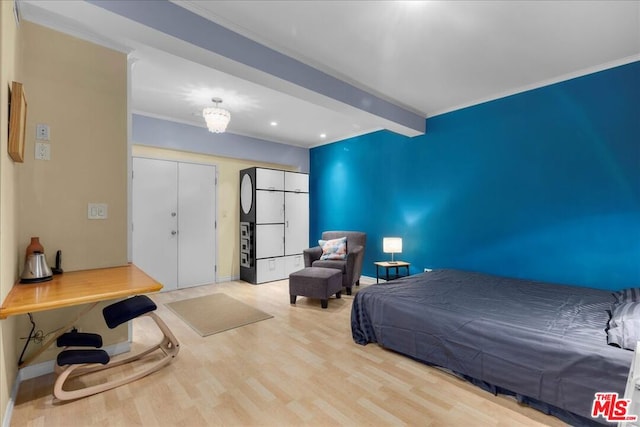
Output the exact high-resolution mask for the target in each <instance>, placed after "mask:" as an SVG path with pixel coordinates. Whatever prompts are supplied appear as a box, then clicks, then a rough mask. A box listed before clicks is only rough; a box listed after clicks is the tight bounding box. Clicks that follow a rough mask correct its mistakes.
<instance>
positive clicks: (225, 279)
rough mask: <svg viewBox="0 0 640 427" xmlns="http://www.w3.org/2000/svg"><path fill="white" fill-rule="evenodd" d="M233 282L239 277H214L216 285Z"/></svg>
mask: <svg viewBox="0 0 640 427" xmlns="http://www.w3.org/2000/svg"><path fill="white" fill-rule="evenodd" d="M234 280H240V275H237V276H223V277H220V276H218V277H216V283H223V282H233V281H234Z"/></svg>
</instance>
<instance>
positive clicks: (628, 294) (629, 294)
mask: <svg viewBox="0 0 640 427" xmlns="http://www.w3.org/2000/svg"><path fill="white" fill-rule="evenodd" d="M611 295H613V297H614V298H615V299H616V303H618V304H619V303H624V302H632V301H640V288H627V289H621V290H619V291H616V292H614V293H612V294H611Z"/></svg>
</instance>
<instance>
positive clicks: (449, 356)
mask: <svg viewBox="0 0 640 427" xmlns="http://www.w3.org/2000/svg"><path fill="white" fill-rule="evenodd" d="M614 302H615V298H614V296H613V295H612V292H611V291H605V290H598V289H591V288H583V287H577V286H566V285H556V284H549V283H542V282H536V281H531V280H523V279H513V278H506V277H499V276H492V275H488V274H481V273H474V272H465V271H459V270H448V269H443V270H434V271H431V272H427V273H422V274H418V275H414V276H409V277H405V278H402V279H398V280H395V281H392V282H389V283H385V284H380V285H372V286H369V287H367V288H364V289H362V290H360V291H359V292H358V293H357V295H356V296H355V298H354V302H353V306H352V311H351V329H352V335H353V339H354V341H355V342H356V343H358V344H362V345H366V344H368V343H378V344H379V345H381V346H383V347H385V348H387V349H390V350H393V351H395V352H398V353H401V354H403V355H406V356H409V357H411V358H414V359H416V360H419V361H421V362H424V363H428V364H431V365H436V366H439V367H442V368H446V369H447V370H449V371H452V372H453V373H455V374H457V375H459V376H462V377H464V378H465V379H467V380H469V381H472V382H474V383H475V384H477V385H479V386H482V387H484V388H486V389H488V390H490V391H492V392H494V393H504V394H511V395H515V396H516V398H517V399H518V400H519V401H520V402H523V403H527V404H529V405H530V406H533V407H535V408H537V409H540V410H543V411H545V412H547V413H550V414H552V415H555V416H557V417H558V418H560V419H562V420H564V421H565V422H568V423H570V424H572V425H594V424H595V425H599V423H604V424H606V422H605V420H604V419H603V418H602V417H599V418H597V419H595V420H594V419H593V418H591V416H590V415H591V409H592V404H593V399H594V394H595V393H596V392H617V393H619V395H620V396H621V397H622V396H623V395H624V391H625V385H626V381H627V376H628V373H629V367H630V364H631V359H632V357H633V352H632V351H629V350H625V349H622V348H619V347H615V346H613V345H608V344H607V332H606V329H607V325H608V322H609V319H610V317H611V309H612V306H613V304H614ZM609 425H610V424H609Z"/></svg>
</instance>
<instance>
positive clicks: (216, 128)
mask: <svg viewBox="0 0 640 427" xmlns="http://www.w3.org/2000/svg"><path fill="white" fill-rule="evenodd" d="M211 101H213V102H214V103H215V104H216V106H215V107H206V108H205V109H204V110H202V117H204V120H205V121H206V122H207V128H208V129H209V132H213V133H223V132H224V131H225V130H226V129H227V125H228V124H229V120H231V114H230V113H229V111H227V110H225V109H224V108H220V107H219V106H218V105H219V104H221V103H222V99H220V98H213V99H212V100H211Z"/></svg>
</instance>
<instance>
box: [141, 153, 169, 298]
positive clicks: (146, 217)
mask: <svg viewBox="0 0 640 427" xmlns="http://www.w3.org/2000/svg"><path fill="white" fill-rule="evenodd" d="M177 177H178V166H177V163H176V162H170V161H164V160H153V159H142V158H133V181H132V218H133V232H132V258H133V263H134V264H135V265H136V266H138V267H139V268H140V269H142V271H144V272H145V273H147V274H148V275H149V276H151V277H153V278H154V279H155V280H157V281H158V282H160V283H162V285H163V288H162V290H163V291H170V290H175V289H177V286H178V263H177V262H176V260H177V257H178V246H177V239H178V234H177V232H178V222H177V221H178V218H177V215H178V184H177V183H178V179H177Z"/></svg>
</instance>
